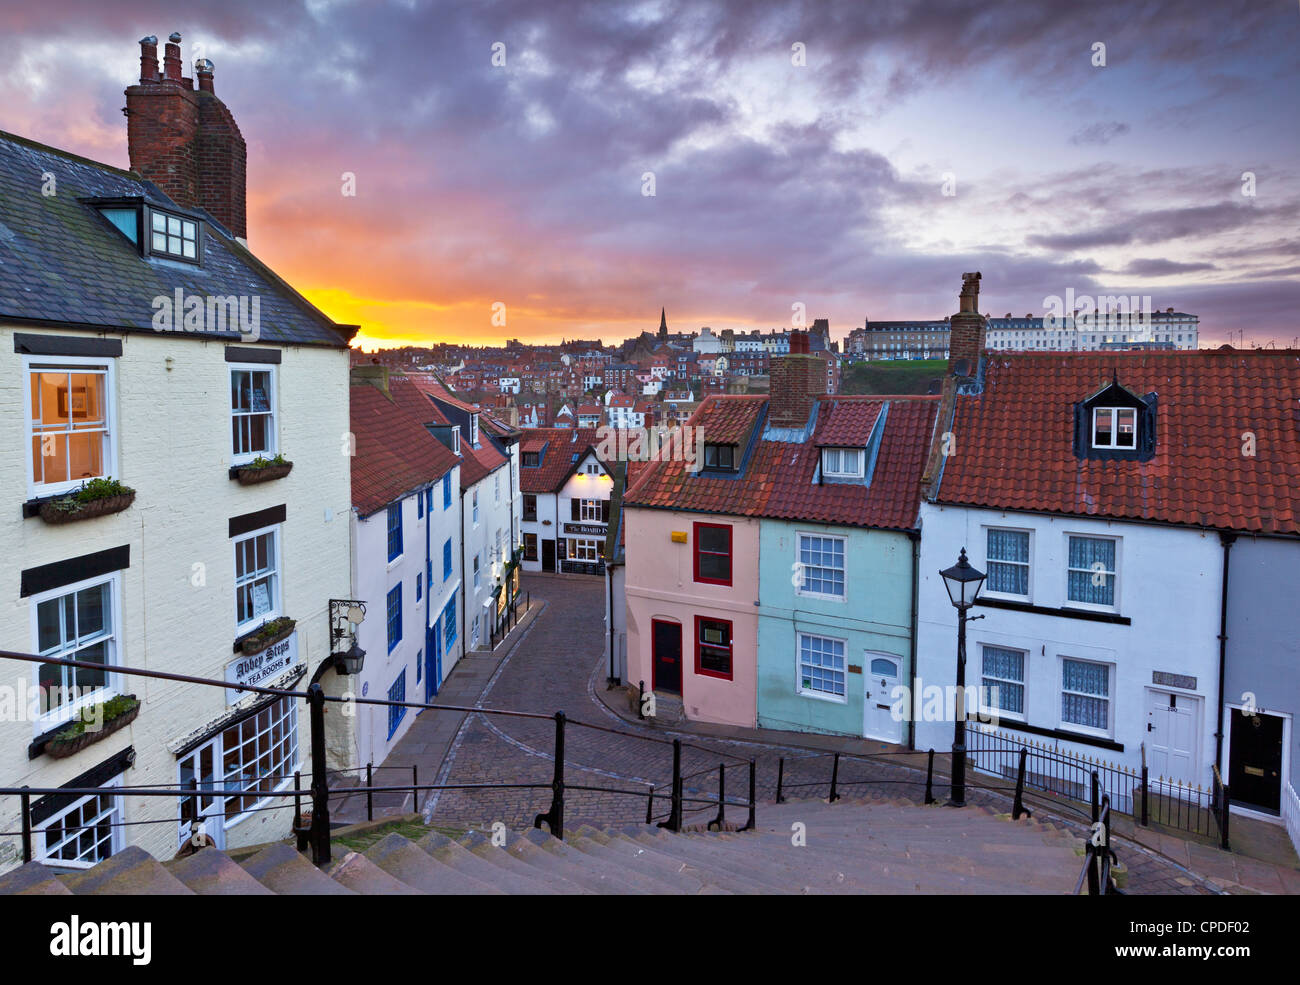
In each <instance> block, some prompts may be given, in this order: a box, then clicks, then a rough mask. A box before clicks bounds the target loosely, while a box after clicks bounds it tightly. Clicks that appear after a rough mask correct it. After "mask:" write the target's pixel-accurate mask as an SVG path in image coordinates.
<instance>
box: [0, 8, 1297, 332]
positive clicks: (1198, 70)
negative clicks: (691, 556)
mask: <svg viewBox="0 0 1300 985" xmlns="http://www.w3.org/2000/svg"><path fill="white" fill-rule="evenodd" d="M172 31H179V32H180V33H181V34H182V36H183V37H184V42H183V44H182V55H183V58H184V60H185V62H186V63H187V64H189V63H191V62H192V59H193V58H194V57H195V54H196V51H195V48H194V46H195V45H196V44H199V45H202V48H201V52H200V53H201V54H202V55H204V56H206V57H208V58H210V59H212V61H213V62H214V63H215V66H216V68H215V80H216V91H217V94H218V95H220V96H221V97H222V98H223V99H224V100H225V102H226V104H227V105H228V106H229V107H230V108H231V110H232V111H233V112H234V114H235V117H236V119H237V120H238V122H239V125H240V128H241V129H242V131H243V134H244V137H245V139H246V140H247V142H248V157H249V162H248V165H249V166H248V171H249V187H248V194H249V240H250V245H251V246H252V248H253V249H254V250H255V251H256V252H257V253H258V254H259V255H260V256H261V257H262V258H263V259H264V260H266V261H267V262H268V263H270V264H271V266H273V267H274V268H275V269H276V270H277V271H278V272H279V273H280V274H281V275H283V276H285V277H286V278H287V279H288V280H289V281H290V282H291V283H293V284H294V285H295V286H296V287H298V288H299V289H300V290H301V291H302V292H303V293H304V294H306V295H307V296H308V297H310V298H311V299H312V300H313V301H315V302H316V303H317V304H319V305H320V306H321V307H322V308H324V309H325V310H326V311H327V312H329V313H330V314H331V315H332V316H333V317H335V318H336V319H338V320H340V321H344V322H354V323H359V324H361V325H362V326H363V330H362V339H363V340H364V341H367V342H368V343H372V344H373V343H377V344H382V345H387V344H404V343H407V342H412V341H417V340H453V339H472V340H481V341H484V342H488V343H499V342H500V341H502V340H504V339H505V338H519V339H522V340H525V341H550V340H558V339H560V338H562V337H568V338H574V337H581V338H593V337H600V338H603V339H605V340H606V341H611V340H615V339H618V338H622V337H624V336H626V335H629V334H632V333H635V332H639V331H641V330H642V329H653V328H655V327H656V326H657V324H658V319H659V309H660V308H661V307H666V308H667V309H668V316H669V325H670V327H671V328H673V329H698V328H699V327H700V326H702V325H710V326H712V327H713V328H715V329H719V328H725V327H734V328H738V329H739V328H748V327H753V326H757V327H762V328H765V329H766V328H774V327H777V326H781V325H788V324H789V323H790V319H791V311H792V305H795V304H802V305H804V306H805V307H806V310H807V314H808V317H809V318H813V317H829V318H830V321H831V326H832V330H833V332H834V335H835V337H837V338H838V337H842V336H843V335H844V334H846V333H847V332H848V330H849V329H851V328H852V327H854V326H857V325H861V324H862V323H863V320H864V319H865V318H871V319H873V320H874V319H888V318H931V317H941V316H943V315H946V314H950V313H952V312H953V311H955V310H956V307H957V300H956V296H957V292H958V289H959V287H960V281H961V273H962V272H963V271H967V270H980V271H982V273H983V282H982V296H981V308H982V309H983V310H984V311H986V312H987V313H989V314H993V315H1002V314H1005V313H1007V312H1013V313H1015V314H1017V315H1022V314H1025V313H1034V314H1042V313H1043V312H1044V299H1045V298H1046V297H1048V296H1049V295H1058V296H1064V295H1065V294H1066V292H1067V291H1068V290H1069V289H1073V290H1074V292H1075V294H1076V296H1079V295H1093V296H1098V295H1114V294H1124V295H1138V296H1150V297H1151V303H1152V304H1153V305H1154V306H1155V307H1156V308H1166V307H1173V308H1176V309H1178V310H1182V311H1189V312H1193V313H1196V314H1198V315H1200V317H1201V329H1202V342H1203V344H1205V343H1209V342H1219V341H1223V340H1225V339H1227V338H1228V337H1229V333H1232V334H1233V335H1234V336H1235V334H1236V333H1237V332H1239V331H1244V333H1245V339H1246V341H1247V342H1248V343H1249V342H1250V341H1252V340H1254V341H1255V342H1256V343H1258V344H1266V343H1268V342H1269V341H1270V340H1274V341H1275V342H1276V343H1277V344H1278V345H1290V344H1292V343H1293V340H1296V339H1297V338H1298V337H1300V319H1298V318H1297V315H1296V313H1297V311H1300V98H1298V97H1300V3H1298V2H1297V0H1249V2H1240V3H1231V2H1215V3H1205V2H1203V0H1187V2H1172V0H1171V2H1159V0H1157V2H1146V3H1143V2H1140V0H1089V2H1088V3H1078V2H1077V0H1043V2H1037V3H1034V2H1023V3H997V2H989V0H925V2H916V3H903V2H894V0H870V2H866V0H846V2H816V3H813V2H809V3H792V2H781V3H771V4H765V3H760V2H754V0H733V2H727V0H718V2H709V0H683V2H680V3H672V2H646V3H627V4H622V3H614V2H590V3H583V2H575V0H536V2H517V0H516V2H474V3H468V2H465V3H456V4H452V3H426V2H420V0H410V2H393V3H375V2H365V3H361V2H358V3H350V2H346V0H309V2H306V3H303V4H291V3H282V2H274V3H271V2H267V0H257V2H242V0H223V2H220V3H210V4H185V3H178V2H175V0H168V2H161V0H127V2H114V3H105V2H103V0H84V2H75V0H48V2H45V3H28V4H21V5H19V4H15V3H6V4H3V5H2V6H0V128H2V129H6V130H9V131H12V132H15V133H18V134H21V135H23V136H27V137H30V138H33V139H36V140H40V141H44V142H46V143H49V144H53V145H55V146H58V147H62V148H65V149H68V150H71V151H74V152H77V153H80V154H84V155H86V156H88V157H92V158H95V159H97V160H101V161H105V162H108V163H111V164H115V165H119V166H122V167H125V166H127V163H128V160H127V150H126V127H125V120H124V118H123V116H122V112H121V107H122V105H123V103H124V99H123V96H122V90H123V88H124V87H125V86H126V85H128V84H130V83H131V82H132V81H134V79H135V78H136V77H137V76H138V74H139V46H138V44H137V41H138V40H139V39H140V38H141V37H143V36H144V35H147V34H155V35H157V36H158V37H159V38H160V39H163V38H165V37H166V36H167V35H168V34H170V33H171V32H172ZM1099 44H1100V45H1104V61H1105V64H1104V65H1097V64H1094V63H1095V62H1097V61H1098V60H1100V56H1101V55H1102V52H1101V50H1100V49H1098V48H1097V45H1099ZM500 45H504V49H501V48H500V47H499V46H500ZM796 46H801V47H796ZM494 50H495V51H497V52H498V57H497V59H496V60H497V61H500V60H501V58H500V53H501V52H502V50H503V52H504V61H505V64H504V65H494V64H493V60H494ZM160 54H161V45H160ZM800 61H802V62H803V64H797V63H798V62H800ZM187 74H188V70H187ZM344 172H351V173H352V174H355V176H356V195H355V197H348V196H345V195H344V194H342V188H343V181H342V175H343V174H344ZM1246 172H1249V173H1250V174H1252V175H1253V176H1254V177H1253V191H1254V194H1253V195H1247V194H1243V190H1245V189H1246V186H1247V181H1246V180H1243V174H1244V173H1246ZM647 174H650V175H652V176H653V179H652V180H653V191H654V194H653V195H648V194H646V192H647V191H648V190H649V185H650V179H648V178H647V177H646V176H647ZM945 190H947V191H953V190H955V194H951V195H949V194H945ZM496 302H501V303H502V304H504V305H505V309H504V310H505V318H506V324H505V326H497V325H494V324H493V323H492V311H493V305H494V303H496Z"/></svg>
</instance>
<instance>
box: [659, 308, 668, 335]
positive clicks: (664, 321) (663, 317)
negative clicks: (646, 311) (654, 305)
mask: <svg viewBox="0 0 1300 985" xmlns="http://www.w3.org/2000/svg"><path fill="white" fill-rule="evenodd" d="M659 337H660V338H661V339H664V338H667V337H668V309H667V308H660V309H659Z"/></svg>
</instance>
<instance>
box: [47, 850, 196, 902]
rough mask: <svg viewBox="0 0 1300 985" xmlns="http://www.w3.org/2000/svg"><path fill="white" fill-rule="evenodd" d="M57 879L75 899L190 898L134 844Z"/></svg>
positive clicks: (184, 887) (184, 888)
mask: <svg viewBox="0 0 1300 985" xmlns="http://www.w3.org/2000/svg"><path fill="white" fill-rule="evenodd" d="M59 879H60V880H61V881H62V882H63V884H64V885H65V886H67V887H68V889H69V890H71V891H72V892H73V893H74V894H75V895H77V896H193V895H194V890H192V889H190V888H189V887H188V886H187V885H185V883H183V882H181V881H180V880H179V879H177V878H176V877H175V876H174V875H172V874H171V873H170V872H168V871H167V870H166V869H164V868H163V867H162V865H161V864H160V863H159V862H158V861H157V859H155V858H154V857H153V856H152V855H150V854H149V853H148V852H146V851H145V850H144V849H143V848H140V847H139V846H137V845H129V846H127V847H126V848H124V849H122V850H121V851H120V852H118V853H117V854H116V855H114V856H112V857H111V858H107V859H105V860H104V861H102V862H100V863H99V864H98V865H95V866H93V867H92V868H89V869H85V870H83V871H81V872H68V873H64V874H63V875H61V876H59Z"/></svg>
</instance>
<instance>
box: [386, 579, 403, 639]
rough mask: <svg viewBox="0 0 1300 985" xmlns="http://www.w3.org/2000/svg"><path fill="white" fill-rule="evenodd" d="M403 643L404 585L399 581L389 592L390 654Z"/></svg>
mask: <svg viewBox="0 0 1300 985" xmlns="http://www.w3.org/2000/svg"><path fill="white" fill-rule="evenodd" d="M400 642H402V583H401V582H400V581H399V582H398V583H397V584H396V585H394V586H393V587H392V588H391V589H390V590H389V592H388V652H389V653H392V652H393V649H394V648H395V647H396V646H397V644H398V643H400Z"/></svg>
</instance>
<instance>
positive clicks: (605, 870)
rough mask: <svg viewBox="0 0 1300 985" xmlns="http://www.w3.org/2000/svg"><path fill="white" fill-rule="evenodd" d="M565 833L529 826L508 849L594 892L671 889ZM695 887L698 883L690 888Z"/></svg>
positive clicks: (535, 865) (660, 891)
mask: <svg viewBox="0 0 1300 985" xmlns="http://www.w3.org/2000/svg"><path fill="white" fill-rule="evenodd" d="M565 837H566V838H567V839H568V840H567V841H564V842H560V841H557V840H556V839H555V838H552V837H551V836H550V835H548V834H546V833H545V832H544V831H538V830H537V829H536V828H530V829H528V830H527V831H525V832H524V833H523V834H522V835H520V836H517V837H516V838H515V839H514V840H513V841H512V842H511V843H510V845H509V847H508V848H507V852H508V853H509V854H510V855H512V856H513V857H515V858H517V859H519V860H521V861H523V862H525V863H527V864H529V865H532V866H534V867H535V868H538V869H541V870H542V871H545V872H550V873H554V874H558V875H560V876H561V877H562V878H565V879H569V880H571V881H573V882H576V883H578V884H579V885H581V886H583V887H584V888H585V889H587V890H588V891H590V892H593V893H601V894H612V893H620V894H625V893H638V894H650V895H654V894H659V893H665V892H673V891H674V890H673V888H672V887H671V886H670V885H669V884H667V883H666V882H663V881H661V880H657V879H654V878H653V877H651V876H649V875H648V874H647V873H644V872H638V871H635V870H632V869H629V868H626V867H624V866H622V865H620V864H618V863H617V862H611V861H610V860H608V859H605V858H602V857H599V856H598V855H594V854H593V853H591V852H589V851H586V850H584V848H583V845H582V842H583V841H584V840H585V839H583V838H582V837H581V836H580V835H578V834H576V833H569V834H567V835H566V836H565ZM698 889H699V886H698V884H697V885H696V886H695V887H694V889H692V890H691V892H694V891H697V890H698Z"/></svg>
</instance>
